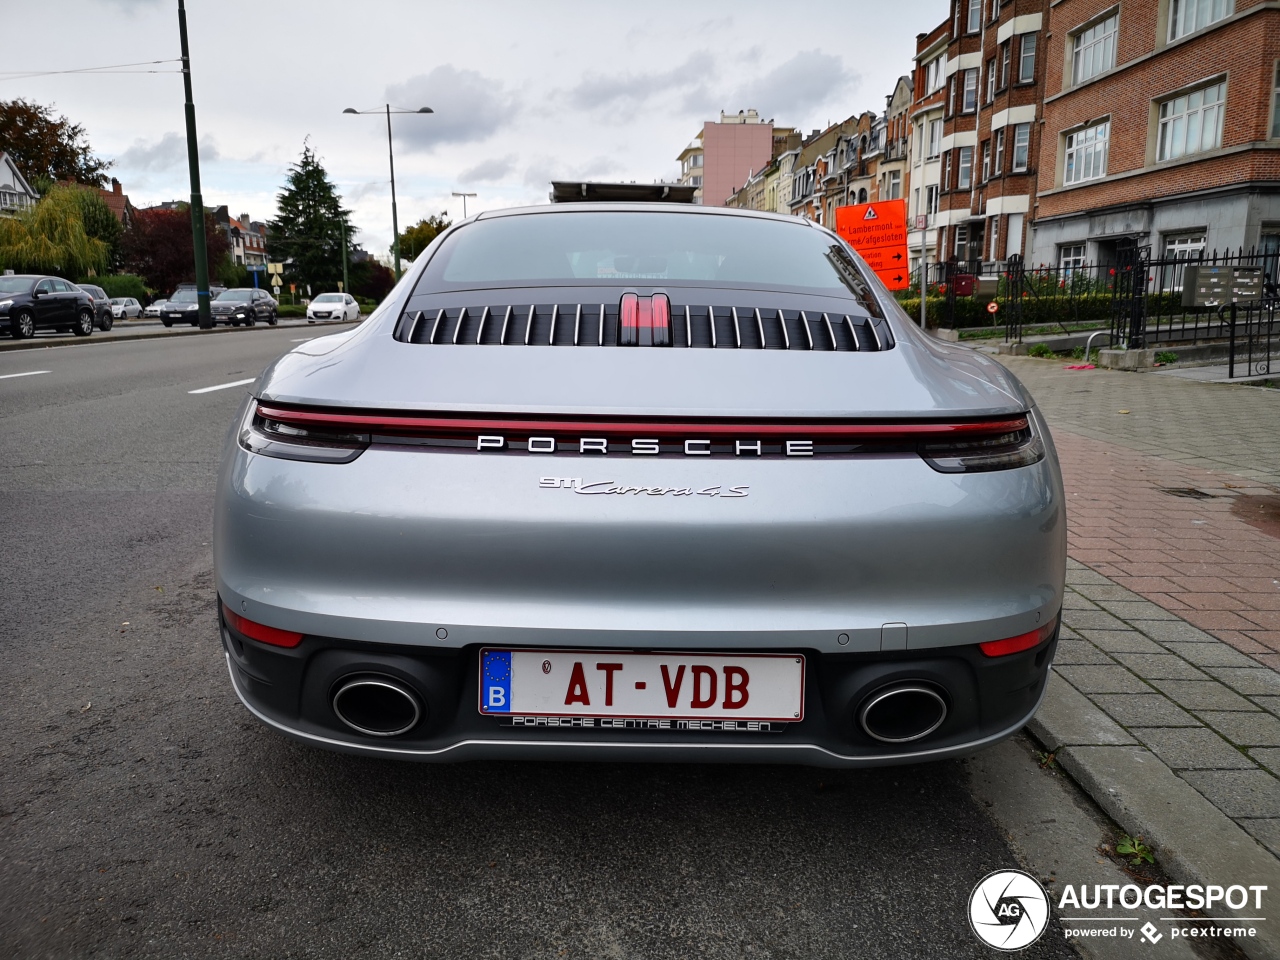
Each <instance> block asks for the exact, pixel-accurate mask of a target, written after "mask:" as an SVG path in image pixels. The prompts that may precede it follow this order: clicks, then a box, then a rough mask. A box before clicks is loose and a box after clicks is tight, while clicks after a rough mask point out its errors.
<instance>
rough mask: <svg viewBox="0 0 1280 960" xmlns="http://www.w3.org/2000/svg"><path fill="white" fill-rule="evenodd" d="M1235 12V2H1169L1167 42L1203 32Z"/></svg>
mask: <svg viewBox="0 0 1280 960" xmlns="http://www.w3.org/2000/svg"><path fill="white" fill-rule="evenodd" d="M1235 12H1236V2H1235V0H1169V42H1170V43H1173V41H1175V40H1178V39H1180V38H1182V37H1185V36H1188V35H1190V34H1192V33H1195V32H1196V31H1197V30H1203V29H1204V28H1205V27H1208V26H1210V25H1212V24H1215V23H1217V22H1218V21H1219V20H1225V19H1227V17H1229V16H1231V15H1232V14H1233V13H1235Z"/></svg>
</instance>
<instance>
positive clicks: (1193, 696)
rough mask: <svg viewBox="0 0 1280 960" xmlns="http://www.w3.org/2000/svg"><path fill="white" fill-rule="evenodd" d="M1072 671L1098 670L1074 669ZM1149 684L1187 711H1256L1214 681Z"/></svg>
mask: <svg viewBox="0 0 1280 960" xmlns="http://www.w3.org/2000/svg"><path fill="white" fill-rule="evenodd" d="M1074 669H1077V670H1080V669H1098V668H1096V667H1094V668H1086V667H1076V668H1074ZM1067 679H1070V677H1068V678H1067ZM1151 682H1152V685H1153V686H1155V687H1156V689H1158V690H1159V691H1160V692H1161V693H1163V694H1164V695H1165V696H1167V697H1169V698H1170V699H1171V700H1173V701H1174V702H1175V703H1179V704H1181V705H1182V706H1184V707H1186V708H1187V709H1188V710H1246V711H1247V710H1257V709H1258V708H1257V707H1256V706H1255V705H1254V704H1252V703H1250V702H1249V701H1248V700H1246V699H1245V698H1244V697H1242V696H1240V694H1238V693H1236V692H1235V691H1234V690H1232V689H1231V688H1230V687H1227V686H1224V685H1223V684H1221V683H1218V682H1217V681H1216V680H1152V681H1151Z"/></svg>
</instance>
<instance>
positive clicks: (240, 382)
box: [187, 377, 258, 393]
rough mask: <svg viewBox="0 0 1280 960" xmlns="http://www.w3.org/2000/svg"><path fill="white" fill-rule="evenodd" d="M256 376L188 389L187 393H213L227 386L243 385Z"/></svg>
mask: <svg viewBox="0 0 1280 960" xmlns="http://www.w3.org/2000/svg"><path fill="white" fill-rule="evenodd" d="M257 379H258V378H257V377H250V378H249V379H248V380H236V381H233V382H232V383H220V384H218V385H217V386H216V387H201V388H200V389H199V390H188V391H187V393H213V391H215V390H226V389H228V388H229V387H243V386H244V385H245V384H246V383H253V381H255V380H257Z"/></svg>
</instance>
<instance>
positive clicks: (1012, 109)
mask: <svg viewBox="0 0 1280 960" xmlns="http://www.w3.org/2000/svg"><path fill="white" fill-rule="evenodd" d="M1048 7H1049V0H952V4H951V16H950V20H949V22H948V24H947V26H946V29H947V30H948V32H949V39H948V41H947V47H946V59H945V66H943V68H942V69H943V72H944V73H945V76H946V82H945V101H944V103H943V106H942V116H943V129H942V141H941V144H940V145H939V147H940V150H939V152H940V160H939V186H940V198H939V209H938V212H937V214H936V215H935V218H934V222H935V225H936V227H937V233H936V235H935V238H934V239H935V243H936V244H937V247H936V250H937V256H938V258H939V259H941V260H946V259H950V258H951V257H955V258H957V259H960V260H1004V259H1006V258H1007V257H1009V256H1011V255H1013V254H1022V253H1023V251H1024V249H1025V248H1026V231H1027V221H1028V219H1029V218H1030V214H1031V212H1032V208H1033V204H1034V202H1035V192H1036V182H1037V181H1036V175H1037V170H1038V168H1039V166H1040V163H1039V154H1040V140H1041V138H1040V133H1039V124H1038V123H1037V119H1038V113H1039V110H1040V99H1041V89H1042V86H1043V83H1044V77H1045V71H1046V68H1045V57H1044V54H1043V48H1044V46H1045V44H1044V31H1043V28H1044V24H1045V20H1046V15H1047V11H1048ZM939 29H940V28H936V29H935V30H934V31H933V33H932V34H931V36H936V35H937V33H938V30H939ZM918 46H919V45H918ZM935 59H936V58H935ZM933 62H934V61H933V60H929V61H927V62H926V63H924V64H922V66H923V67H924V68H925V70H926V72H927V69H928V66H929V65H930V64H931V63H933ZM934 82H935V83H936V81H934ZM929 85H930V84H929V81H928V79H927V78H926V80H925V87H926V88H927V87H928V86H929ZM935 95H936V91H935ZM916 114H917V115H919V116H921V118H922V119H923V118H924V117H925V116H928V117H930V118H931V119H933V118H934V116H933V115H934V114H936V109H929V110H925V109H922V108H921V107H918V108H917V110H916ZM923 132H924V135H925V136H926V137H928V136H929V131H928V130H927V129H926V130H924V131H923ZM926 183H927V179H926ZM917 242H918V240H917Z"/></svg>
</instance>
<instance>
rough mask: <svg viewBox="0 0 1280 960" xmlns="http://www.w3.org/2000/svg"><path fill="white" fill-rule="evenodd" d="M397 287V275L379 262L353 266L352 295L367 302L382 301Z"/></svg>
mask: <svg viewBox="0 0 1280 960" xmlns="http://www.w3.org/2000/svg"><path fill="white" fill-rule="evenodd" d="M395 285H396V275H395V274H394V273H392V272H391V269H390V268H389V267H385V266H383V265H382V264H380V263H379V262H378V261H377V260H362V261H361V262H360V263H353V264H352V265H351V293H352V294H353V295H354V296H357V297H364V298H365V299H367V300H378V301H381V300H382V298H383V297H385V296H386V295H387V294H388V293H390V292H391V288H392V287H394V286H395Z"/></svg>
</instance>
